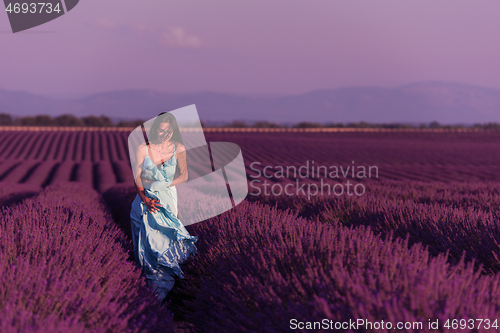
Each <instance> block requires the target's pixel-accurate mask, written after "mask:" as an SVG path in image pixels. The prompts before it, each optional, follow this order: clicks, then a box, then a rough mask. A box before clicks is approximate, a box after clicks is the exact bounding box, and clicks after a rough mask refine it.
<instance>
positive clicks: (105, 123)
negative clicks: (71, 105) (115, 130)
mask: <svg viewBox="0 0 500 333" xmlns="http://www.w3.org/2000/svg"><path fill="white" fill-rule="evenodd" d="M82 121H83V123H84V124H85V126H89V127H112V126H113V122H112V121H111V119H109V117H106V116H105V115H101V116H99V117H96V116H87V117H83V118H82Z"/></svg>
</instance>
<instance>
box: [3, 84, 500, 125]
mask: <svg viewBox="0 0 500 333" xmlns="http://www.w3.org/2000/svg"><path fill="white" fill-rule="evenodd" d="M191 104H196V108H197V110H198V114H199V115H200V118H201V119H202V120H205V121H209V122H217V121H220V122H229V121H233V120H245V121H250V122H251V121H255V120H268V121H272V122H278V123H290V122H299V121H310V122H320V123H327V122H336V123H337V122H351V121H352V122H359V121H366V122H371V123H390V122H394V123H395V122H397V123H424V122H425V123H428V122H431V121H438V122H440V123H442V124H473V123H484V122H500V90H497V89H491V88H484V87H478V86H473V85H465V84H457V83H449V82H438V81H432V82H422V83H414V84H410V85H405V86H401V87H397V88H380V87H351V88H339V89H324V90H315V91H311V92H308V93H304V94H299V95H289V96H260V97H255V96H245V95H238V94H228V93H216V92H193V93H183V94H181V93H175V94H174V93H164V92H158V91H153V90H121V91H111V92H103V93H99V94H93V95H89V96H87V97H83V98H77V99H72V100H62V99H55V98H49V97H44V96H40V95H35V94H31V93H28V92H13V91H7V90H2V89H0V113H2V112H3V113H10V114H11V115H13V116H14V117H16V116H27V115H38V114H47V115H51V116H55V115H60V114H64V113H70V114H74V115H76V116H79V117H81V116H87V115H101V114H104V115H106V116H108V117H110V118H111V119H130V120H132V119H145V120H146V119H150V118H153V117H155V116H156V115H157V114H158V113H160V112H164V111H171V110H174V109H177V108H180V107H183V106H187V105H191Z"/></svg>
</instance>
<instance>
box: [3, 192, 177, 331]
mask: <svg viewBox="0 0 500 333" xmlns="http://www.w3.org/2000/svg"><path fill="white" fill-rule="evenodd" d="M128 242H129V241H128V240H127V239H126V238H125V236H124V235H123V233H122V232H121V231H120V230H119V229H118V228H117V226H116V225H115V224H114V222H113V221H112V219H111V215H110V213H109V212H108V211H107V210H106V207H105V205H104V203H103V201H102V199H100V197H99V195H98V193H97V192H95V191H94V190H92V189H91V188H89V187H86V186H84V185H81V184H77V183H66V184H65V183H59V184H57V185H53V186H49V187H47V188H46V189H45V190H44V191H43V192H42V193H41V194H40V195H39V196H37V197H34V198H31V199H27V200H25V201H23V202H22V203H20V204H18V205H13V206H10V207H4V208H3V209H2V211H1V213H0V276H1V279H2V283H0V295H1V296H0V317H1V318H2V324H1V325H2V331H6V332H13V331H16V332H28V331H29V332H33V331H35V332H168V331H172V329H173V322H172V316H171V314H170V313H169V312H168V311H167V310H166V309H164V308H161V307H159V305H158V303H157V301H156V299H155V298H154V295H153V293H152V291H150V290H149V289H148V288H147V287H146V285H145V283H144V281H143V280H142V279H141V277H140V271H139V270H138V269H136V267H135V266H134V265H133V264H132V262H130V261H127V253H126V251H124V248H123V245H124V244H125V243H128Z"/></svg>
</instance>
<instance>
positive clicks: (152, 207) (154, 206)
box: [142, 197, 161, 214]
mask: <svg viewBox="0 0 500 333" xmlns="http://www.w3.org/2000/svg"><path fill="white" fill-rule="evenodd" d="M142 201H143V202H144V204H145V205H146V207H148V210H149V212H150V213H151V214H153V213H156V212H159V211H160V209H159V207H161V205H160V203H159V201H158V200H156V199H150V198H148V197H145V198H144V199H143V200H142Z"/></svg>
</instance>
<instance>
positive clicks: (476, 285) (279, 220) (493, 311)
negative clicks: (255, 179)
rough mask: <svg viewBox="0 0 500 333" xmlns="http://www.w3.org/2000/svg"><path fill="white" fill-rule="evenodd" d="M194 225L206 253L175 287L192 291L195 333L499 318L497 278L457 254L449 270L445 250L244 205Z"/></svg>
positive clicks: (190, 265)
mask: <svg viewBox="0 0 500 333" xmlns="http://www.w3.org/2000/svg"><path fill="white" fill-rule="evenodd" d="M192 227H193V229H194V230H193V233H195V234H197V235H199V236H200V240H201V243H200V246H199V250H200V253H203V254H204V255H203V256H199V257H197V258H196V259H195V260H194V261H192V262H190V263H188V268H187V271H189V274H191V272H197V274H199V277H198V278H197V279H196V280H195V279H190V280H187V281H185V282H184V281H183V288H184V290H185V292H187V293H189V292H191V293H192V294H194V295H195V297H194V300H192V301H186V303H187V306H186V308H187V309H188V310H189V311H186V314H185V316H186V318H188V319H189V320H190V321H191V322H193V323H195V324H196V325H197V327H198V329H199V331H204V332H284V331H289V330H290V320H291V319H293V318H294V319H297V320H299V321H313V320H316V321H319V320H321V319H323V318H329V319H332V320H334V321H348V320H349V319H353V320H354V319H356V318H363V319H367V320H371V321H380V320H384V321H393V322H394V323H395V322H396V321H421V322H424V329H423V330H421V331H425V332H428V331H430V330H429V329H426V327H425V323H427V320H428V319H440V320H442V323H444V320H445V319H447V318H492V319H495V318H497V317H498V315H499V314H500V301H499V299H500V298H499V296H500V289H499V286H500V285H499V282H500V280H499V279H500V276H494V277H490V276H481V275H480V273H479V272H478V271H475V270H474V265H473V262H471V263H469V264H466V263H465V262H464V260H461V261H460V262H459V263H457V264H456V265H455V266H450V265H449V264H448V263H447V262H446V259H447V258H446V254H438V255H437V256H436V257H431V256H430V255H429V252H428V251H427V250H425V249H424V248H423V247H422V245H420V244H416V245H414V246H413V247H411V248H410V249H408V240H407V239H406V240H404V241H403V240H401V239H395V240H393V239H392V236H391V235H390V234H389V235H388V236H387V237H385V239H383V238H381V237H380V236H377V235H375V234H374V233H373V232H372V231H371V230H369V229H367V228H365V227H363V226H361V227H359V228H356V229H353V228H352V227H351V228H347V227H345V226H342V225H328V224H324V223H319V222H314V221H309V220H305V219H302V218H297V217H296V215H294V214H290V213H289V212H287V211H280V210H277V209H275V208H272V207H269V206H262V205H260V204H255V203H253V204H251V203H248V202H243V203H242V204H240V205H239V206H238V207H237V208H236V209H235V210H232V211H230V212H227V213H225V214H223V215H221V216H219V217H216V218H213V219H210V220H209V221H206V222H203V223H198V224H196V225H193V226H192ZM355 331H356V332H358V331H365V330H363V329H361V330H355ZM377 331H379V330H377ZM380 331H382V332H384V330H380ZM386 331H387V332H388V331H389V330H386ZM463 331H464V332H468V330H463ZM469 331H472V330H469ZM479 331H481V330H479ZM484 331H485V332H486V331H487V330H484Z"/></svg>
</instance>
